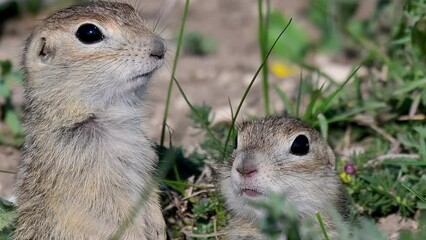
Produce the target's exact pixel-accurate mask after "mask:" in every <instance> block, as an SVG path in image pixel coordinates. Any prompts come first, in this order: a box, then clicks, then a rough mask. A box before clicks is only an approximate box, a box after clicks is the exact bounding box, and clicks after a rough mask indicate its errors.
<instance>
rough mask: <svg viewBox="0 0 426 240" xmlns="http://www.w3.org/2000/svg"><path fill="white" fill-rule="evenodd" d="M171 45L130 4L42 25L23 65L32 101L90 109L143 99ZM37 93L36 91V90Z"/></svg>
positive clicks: (59, 15) (99, 6) (75, 11)
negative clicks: (66, 103) (167, 45)
mask: <svg viewBox="0 0 426 240" xmlns="http://www.w3.org/2000/svg"><path fill="white" fill-rule="evenodd" d="M165 52H166V45H165V42H164V40H163V39H161V38H160V37H158V36H156V35H155V34H154V33H153V32H152V31H151V30H149V29H148V28H147V26H146V24H145V23H144V22H143V20H142V19H141V17H140V16H139V15H138V14H137V12H136V11H135V9H133V7H131V6H130V5H128V4H123V3H114V2H104V1H96V2H90V3H86V4H83V5H76V6H72V7H70V8H66V9H63V10H61V11H59V12H56V13H54V14H53V15H51V16H50V17H48V18H46V19H45V20H43V21H42V22H41V24H40V26H39V27H37V28H36V29H35V30H34V31H33V33H32V34H31V36H30V37H29V39H28V40H27V44H26V48H25V53H24V58H23V65H24V69H25V72H26V86H27V91H28V92H29V94H31V93H34V95H31V96H30V97H31V98H34V99H37V98H44V99H45V101H48V102H51V101H54V100H53V99H56V100H58V101H61V102H70V104H77V103H82V105H86V107H89V108H92V107H93V108H103V107H105V105H108V104H111V103H119V102H134V101H137V100H139V99H141V96H143V93H144V91H145V89H146V85H147V83H148V82H149V79H150V78H151V75H152V73H154V72H155V70H156V69H158V68H159V67H160V66H161V65H162V63H163V58H164V54H165ZM34 89H37V91H31V90H34Z"/></svg>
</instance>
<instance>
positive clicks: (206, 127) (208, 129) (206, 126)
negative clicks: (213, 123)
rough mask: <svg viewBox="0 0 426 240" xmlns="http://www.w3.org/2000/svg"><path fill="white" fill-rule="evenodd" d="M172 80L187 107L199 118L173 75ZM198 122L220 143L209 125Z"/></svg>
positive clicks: (216, 142)
mask: <svg viewBox="0 0 426 240" xmlns="http://www.w3.org/2000/svg"><path fill="white" fill-rule="evenodd" d="M173 80H174V82H175V83H176V86H177V87H178V89H179V92H180V93H181V95H182V97H183V99H184V100H185V102H186V104H188V106H189V108H190V109H191V111H192V112H193V113H194V114H195V116H196V117H197V118H198V119H199V120H201V119H202V117H201V116H200V115H199V113H198V111H197V110H196V109H195V108H194V106H193V105H192V104H191V102H190V101H189V100H188V98H187V97H186V94H185V92H184V91H183V89H182V86H181V85H180V83H179V82H178V81H177V80H176V78H174V77H173ZM200 123H201V124H202V125H203V128H204V129H205V130H206V132H207V134H208V135H209V136H210V137H211V138H212V139H213V140H214V141H215V144H218V146H219V145H221V143H220V140H219V139H218V138H217V137H216V136H215V135H214V133H213V131H212V130H211V129H210V127H209V126H208V125H207V124H206V123H205V122H204V121H200Z"/></svg>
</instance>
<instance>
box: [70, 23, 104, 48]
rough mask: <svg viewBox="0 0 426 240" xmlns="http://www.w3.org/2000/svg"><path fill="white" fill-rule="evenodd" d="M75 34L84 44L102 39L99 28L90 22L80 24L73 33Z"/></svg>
mask: <svg viewBox="0 0 426 240" xmlns="http://www.w3.org/2000/svg"><path fill="white" fill-rule="evenodd" d="M75 36H76V37H77V38H78V40H80V42H82V43H84V44H94V43H98V42H100V41H102V40H103V39H104V35H103V34H102V32H101V30H100V29H99V28H98V27H96V26H95V25H93V24H91V23H85V24H83V25H81V26H80V27H79V28H78V30H77V32H76V33H75Z"/></svg>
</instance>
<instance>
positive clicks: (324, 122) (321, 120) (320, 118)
mask: <svg viewBox="0 0 426 240" xmlns="http://www.w3.org/2000/svg"><path fill="white" fill-rule="evenodd" d="M318 121H319V126H320V129H321V134H322V137H323V138H324V139H325V140H326V141H327V136H328V122H327V119H326V118H325V116H324V115H323V114H322V113H320V114H318Z"/></svg>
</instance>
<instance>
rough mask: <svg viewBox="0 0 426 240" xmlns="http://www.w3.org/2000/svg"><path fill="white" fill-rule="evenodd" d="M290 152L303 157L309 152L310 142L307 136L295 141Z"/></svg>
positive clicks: (301, 136) (300, 136)
mask: <svg viewBox="0 0 426 240" xmlns="http://www.w3.org/2000/svg"><path fill="white" fill-rule="evenodd" d="M290 152H291V153H292V154H294V155H298V156H303V155H306V154H308V152H309V140H308V138H307V137H306V136H305V135H299V136H297V137H296V139H294V141H293V144H292V145H291V148H290Z"/></svg>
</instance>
